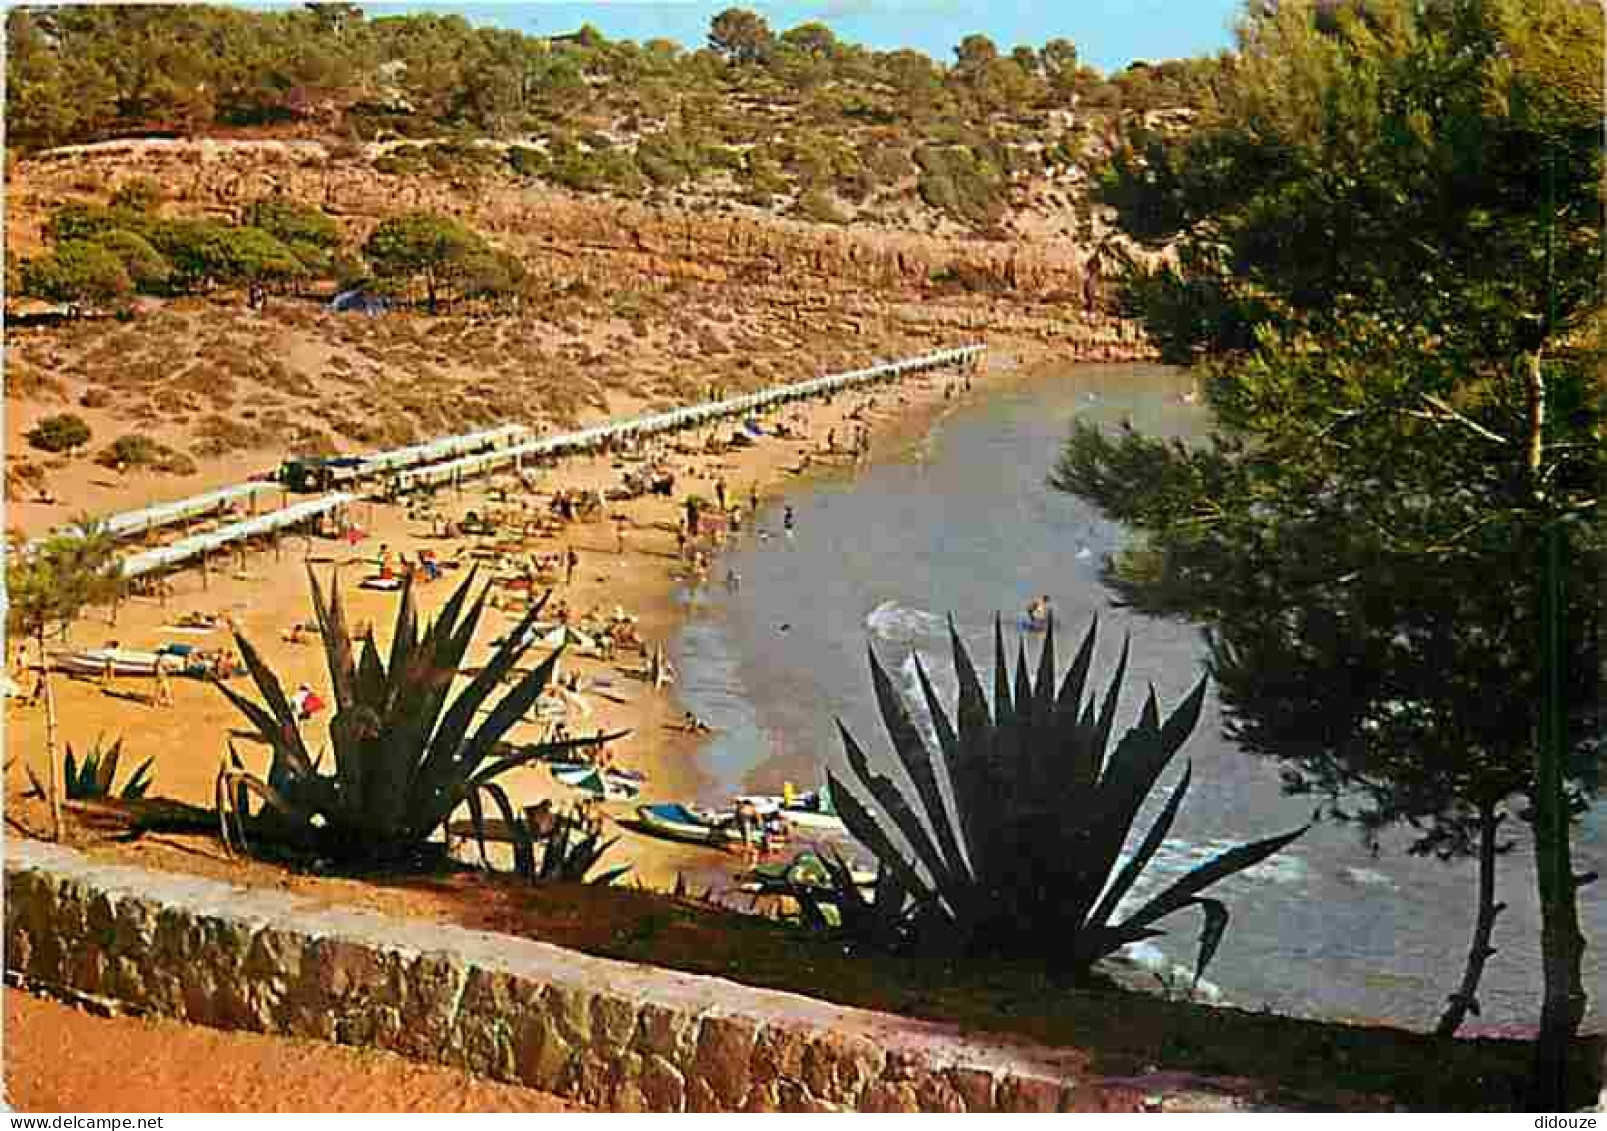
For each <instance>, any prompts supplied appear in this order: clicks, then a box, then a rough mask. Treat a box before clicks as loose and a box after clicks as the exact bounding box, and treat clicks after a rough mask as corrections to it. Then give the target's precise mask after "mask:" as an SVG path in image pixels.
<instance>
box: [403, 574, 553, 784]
mask: <svg viewBox="0 0 1607 1131" xmlns="http://www.w3.org/2000/svg"><path fill="white" fill-rule="evenodd" d="M488 591H489V585H488V586H487V588H486V590H483V591H482V592H481V594H480V597H479V598H478V599H477V600H476V601H475V603H474V606H473V608H472V609H470V611H469V614H468V618H467V619H466V620H465V621H464V623H463V625H462V626H461V627H460V629H459V634H460V636H462V635H463V634H465V633H467V634H470V635H472V632H473V628H474V626H475V625H476V624H477V623H478V621H479V617H480V611H481V609H482V607H483V605H484V602H485V598H486V593H487V592H488ZM544 603H545V598H543V601H542V603H538V604H537V605H536V606H535V607H534V608H532V609H530V610H529V611H527V612H526V613H525V615H524V616H522V617H520V618H519V622H518V623H517V624H516V625H514V627H513V628H512V629H511V630H510V631H509V633H508V635H507V636H505V637H504V638H503V642H502V644H501V645H500V646H499V647H498V648H497V650H496V651H495V652H494V653H492V655H491V659H490V660H488V661H487V662H486V665H485V666H484V667H483V668H481V669H480V671H479V672H478V673H477V674H476V675H475V677H474V678H473V679H472V680H470V681H469V685H468V686H467V687H465V688H464V689H463V690H462V691H460V692H458V694H457V698H455V699H454V700H453V701H452V705H451V706H450V707H448V708H446V713H445V714H444V715H443V716H442V717H441V721H440V723H439V724H438V725H437V726H436V728H435V733H434V734H433V735H432V736H431V738H430V741H429V746H428V748H427V749H426V751H425V753H424V757H423V759H422V760H421V761H420V763H419V765H418V767H417V769H416V771H415V772H414V775H413V782H412V786H411V789H410V796H411V797H412V799H413V804H415V805H419V804H423V803H424V802H425V801H426V800H427V799H430V798H436V797H439V796H440V795H441V794H443V793H445V792H449V791H450V787H451V785H452V784H453V783H454V782H459V783H461V782H463V781H466V780H467V779H468V776H469V774H470V773H472V770H470V769H464V768H463V760H464V757H465V750H464V746H465V743H466V741H467V739H466V736H467V735H468V733H469V727H470V726H471V725H473V723H474V716H475V713H476V712H478V711H479V710H480V707H481V706H482V705H483V704H484V703H485V701H486V699H487V698H488V697H489V696H490V695H491V693H492V692H493V691H494V690H496V688H497V686H498V685H499V684H501V682H502V680H503V678H504V677H505V676H506V675H507V674H508V673H509V672H510V671H512V670H513V668H514V666H515V665H516V664H517V663H518V662H519V660H520V658H521V657H523V656H524V654H525V652H526V650H527V649H528V648H529V647H530V641H529V640H528V639H527V638H528V637H529V636H530V633H531V629H532V627H533V626H534V625H535V623H536V618H537V616H539V615H540V611H541V608H542V604H544ZM562 653H563V649H562V648H559V649H558V650H557V651H555V652H553V654H552V655H551V656H548V657H547V659H546V660H545V661H543V662H542V663H541V664H539V665H538V666H537V668H536V671H535V672H534V673H532V674H531V675H529V676H527V677H526V681H529V680H532V679H536V678H538V677H539V679H540V682H541V686H542V687H543V688H544V687H545V686H546V681H547V680H548V679H549V678H550V676H551V674H552V671H553V669H554V668H555V667H556V665H557V663H558V657H559V656H560V655H562ZM521 686H523V685H521ZM510 694H511V693H510ZM538 695H539V692H538ZM531 701H532V702H534V698H532V700H531ZM506 729H507V727H504V728H503V730H504V731H505V730H506ZM499 737H500V736H499Z"/></svg>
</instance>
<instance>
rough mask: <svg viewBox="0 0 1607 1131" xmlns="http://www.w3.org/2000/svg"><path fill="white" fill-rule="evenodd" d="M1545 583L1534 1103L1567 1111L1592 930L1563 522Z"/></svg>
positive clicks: (1550, 538)
mask: <svg viewBox="0 0 1607 1131" xmlns="http://www.w3.org/2000/svg"><path fill="white" fill-rule="evenodd" d="M1543 537H1544V555H1543V563H1542V566H1541V570H1542V572H1541V585H1540V594H1541V596H1540V619H1541V624H1540V640H1541V650H1542V651H1541V658H1540V663H1541V678H1542V690H1541V703H1540V756H1539V765H1538V767H1537V774H1536V779H1537V780H1536V783H1535V787H1536V789H1535V792H1536V796H1535V798H1534V803H1535V804H1534V810H1535V816H1534V860H1535V872H1536V874H1537V877H1538V879H1539V887H1540V966H1541V972H1542V975H1543V978H1544V986H1545V989H1544V996H1543V998H1542V1000H1541V1005H1540V1035H1539V1037H1538V1038H1537V1039H1536V1040H1535V1060H1534V1077H1533V1079H1532V1081H1531V1087H1532V1094H1531V1096H1530V1102H1529V1106H1530V1107H1531V1108H1532V1109H1533V1110H1535V1111H1562V1110H1565V1109H1566V1106H1567V1102H1568V1052H1569V1049H1570V1047H1571V1046H1572V1044H1573V1039H1574V1036H1575V1034H1576V1033H1578V1031H1579V1024H1580V1022H1581V1021H1583V1020H1584V1016H1585V988H1584V982H1583V977H1582V973H1581V969H1580V968H1581V966H1582V965H1583V960H1584V953H1585V936H1584V935H1583V934H1582V933H1581V932H1580V930H1579V905H1578V900H1577V893H1578V890H1579V887H1580V880H1579V879H1578V878H1576V877H1575V876H1574V873H1573V852H1572V846H1571V845H1570V844H1569V827H1568V826H1569V813H1568V799H1567V796H1566V795H1565V793H1564V791H1563V773H1562V766H1563V761H1564V758H1565V755H1566V751H1567V743H1568V736H1567V721H1566V709H1567V707H1566V704H1565V703H1564V701H1563V679H1562V667H1563V658H1562V643H1561V635H1562V618H1563V615H1564V614H1563V610H1564V598H1563V578H1562V574H1563V561H1564V559H1565V555H1566V547H1565V544H1564V536H1563V531H1562V528H1561V527H1560V526H1559V525H1557V524H1556V523H1551V524H1548V526H1547V528H1546V531H1545V533H1544V536H1543Z"/></svg>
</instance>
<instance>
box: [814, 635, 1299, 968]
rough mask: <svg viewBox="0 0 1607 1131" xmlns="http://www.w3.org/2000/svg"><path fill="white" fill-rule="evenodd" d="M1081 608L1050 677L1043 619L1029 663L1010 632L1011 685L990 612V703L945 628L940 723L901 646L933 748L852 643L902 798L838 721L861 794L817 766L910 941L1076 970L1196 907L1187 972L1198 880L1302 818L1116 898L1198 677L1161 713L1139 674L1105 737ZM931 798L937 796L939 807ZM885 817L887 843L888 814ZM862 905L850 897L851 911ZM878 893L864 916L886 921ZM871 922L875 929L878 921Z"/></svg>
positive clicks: (1109, 717) (1201, 904) (1282, 839)
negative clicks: (1068, 659)
mask: <svg viewBox="0 0 1607 1131" xmlns="http://www.w3.org/2000/svg"><path fill="white" fill-rule="evenodd" d="M1096 629H1097V622H1096V623H1095V624H1093V625H1090V626H1089V629H1088V633H1087V635H1086V636H1085V637H1084V639H1083V642H1082V646H1081V648H1080V649H1079V650H1078V652H1077V657H1076V659H1075V660H1074V661H1073V663H1072V666H1071V669H1070V670H1069V671H1068V672H1067V673H1066V676H1065V679H1064V681H1063V682H1062V683H1061V684H1060V687H1059V690H1058V691H1057V690H1056V688H1055V651H1054V625H1053V623H1052V622H1051V623H1050V625H1049V626H1048V631H1047V632H1046V633H1045V635H1044V643H1043V651H1042V653H1041V655H1040V656H1039V660H1038V669H1037V676H1036V678H1034V677H1033V675H1032V674H1031V672H1030V670H1029V668H1028V664H1027V653H1026V646H1025V644H1024V643H1023V644H1022V645H1021V646H1020V648H1019V650H1018V652H1017V659H1016V668H1015V679H1014V686H1013V687H1012V683H1011V678H1010V669H1009V667H1008V666H1007V664H1006V661H1005V650H1004V633H1003V629H1002V627H1001V626H1000V625H999V624H998V623H997V621H996V622H995V625H994V652H995V671H994V695H993V705H992V707H991V708H990V707H989V704H988V702H987V699H986V697H985V695H984V693H983V689H982V683H981V680H980V679H979V678H978V676H977V672H976V669H975V667H974V666H973V665H972V663H971V657H970V656H969V654H968V653H967V652H966V649H965V646H964V645H963V644H962V643H961V641H960V638H959V635H958V633H957V632H956V631H955V630H954V625H953V621H952V619H951V621H950V625H949V635H950V638H951V641H952V644H953V650H954V667H955V671H956V673H957V674H958V676H959V682H960V690H959V702H958V704H957V709H956V715H957V719H958V727H957V728H956V725H955V723H954V722H953V721H951V719H950V717H949V715H948V714H947V713H946V712H945V711H944V709H943V707H942V705H941V704H939V703H938V701H937V696H936V694H935V693H934V692H933V690H932V684H931V681H930V680H929V679H928V678H927V674H926V671H925V669H924V668H923V667H921V666H920V660H919V656H917V657H916V670H917V678H918V680H919V683H920V688H921V694H922V696H923V698H924V699H925V702H926V706H927V709H928V711H929V713H930V715H931V720H932V727H933V730H934V731H935V733H936V737H937V740H938V745H939V751H938V752H933V751H932V750H931V749H930V748H929V747H928V745H927V742H926V740H925V738H923V737H922V735H921V732H920V730H919V729H918V728H917V726H916V725H915V722H914V720H913V719H912V717H911V715H910V712H909V708H908V707H907V705H906V704H905V703H904V700H903V699H902V697H901V696H900V695H899V693H898V692H897V691H896V690H895V688H894V686H893V683H892V681H891V680H890V679H889V678H888V675H887V672H886V671H885V670H884V669H883V667H882V665H881V662H880V661H879V660H878V659H877V658H876V653H875V651H874V650H871V652H870V667H871V678H872V681H873V683H874V685H875V690H876V698H877V701H878V704H879V705H880V707H881V713H882V718H883V721H884V722H885V724H886V726H887V731H888V734H889V737H890V738H891V740H892V744H893V750H894V752H895V753H896V754H897V756H898V759H899V761H900V763H901V764H902V766H903V768H904V770H905V772H906V774H907V775H908V778H909V781H910V783H911V784H912V785H913V786H914V790H915V796H914V800H913V802H912V801H911V800H910V799H909V798H908V797H906V795H905V791H904V789H903V788H901V787H900V786H899V785H898V784H897V783H895V782H894V781H893V780H892V779H891V778H888V777H886V776H884V775H882V774H879V773H877V772H875V770H874V769H873V768H872V766H871V764H870V760H869V759H868V758H867V757H866V755H865V752H864V751H863V750H862V749H861V748H860V746H859V744H858V743H857V742H855V741H854V738H853V736H852V735H851V734H849V732H848V730H847V728H846V727H844V726H843V725H842V724H841V722H839V723H838V727H839V730H841V732H842V737H843V745H844V748H845V750H846V753H847V757H848V763H849V765H850V766H851V767H852V769H853V771H854V774H855V777H857V779H858V782H859V784H860V785H861V786H862V787H863V788H864V790H865V792H866V793H867V794H868V795H869V799H870V800H869V801H861V800H860V798H859V796H858V795H856V794H855V792H854V791H853V790H851V789H850V788H848V787H847V786H846V785H845V784H844V783H843V782H842V781H840V780H838V778H837V777H836V776H835V775H833V774H831V773H830V772H829V771H828V777H829V779H830V784H831V789H832V796H833V798H834V799H835V801H836V803H837V807H838V811H839V813H840V814H841V816H842V819H843V821H844V823H845V824H846V825H847V826H848V830H849V832H851V833H852V834H853V835H854V836H855V837H856V838H857V839H858V840H859V841H860V842H861V843H863V844H864V845H865V846H866V847H867V848H869V849H870V850H871V851H872V852H873V853H874V854H875V855H876V857H877V860H878V861H879V862H880V864H881V872H882V876H883V877H884V880H885V881H886V882H887V883H889V884H890V890H891V891H893V892H894V893H897V898H898V899H899V900H900V902H902V903H905V904H908V905H910V906H909V911H908V914H906V915H905V916H904V918H903V920H902V924H903V929H905V930H907V931H909V932H912V933H913V934H914V935H916V936H917V937H916V938H914V939H913V940H912V942H913V945H914V946H916V947H921V948H925V949H933V948H936V947H940V946H942V945H943V944H945V943H947V944H951V945H950V946H949V947H947V948H948V949H953V946H952V944H958V948H959V949H960V950H961V951H963V952H966V953H969V954H973V955H979V956H981V955H986V956H1001V957H1005V956H1007V957H1015V958H1035V959H1041V960H1043V961H1045V962H1046V963H1047V965H1048V968H1049V970H1050V971H1051V973H1053V974H1054V975H1056V976H1057V977H1059V978H1061V979H1062V980H1065V981H1071V982H1075V981H1076V980H1078V979H1079V978H1081V977H1083V976H1084V975H1085V974H1086V973H1087V972H1088V970H1089V968H1090V967H1091V966H1092V965H1093V963H1094V962H1096V961H1098V960H1099V959H1100V958H1103V957H1105V956H1106V955H1109V954H1111V953H1113V952H1114V951H1116V950H1118V949H1119V948H1121V947H1122V946H1125V945H1127V944H1128V943H1133V942H1137V941H1139V940H1141V939H1145V938H1150V937H1153V936H1155V935H1159V934H1162V933H1164V932H1162V931H1160V930H1158V929H1156V927H1155V924H1156V923H1157V922H1158V921H1159V920H1161V919H1163V918H1165V917H1166V916H1168V915H1171V914H1172V913H1174V912H1176V911H1181V910H1183V909H1185V908H1189V907H1198V908H1199V909H1200V910H1201V911H1202V912H1203V913H1204V915H1205V929H1204V931H1203V932H1202V934H1201V938H1200V946H1199V954H1198V958H1197V961H1196V962H1195V978H1196V979H1198V978H1199V976H1200V975H1201V974H1202V973H1203V972H1204V969H1205V967H1206V965H1207V964H1208V963H1209V962H1210V960H1211V958H1212V956H1213V955H1214V954H1215V952H1216V949H1217V946H1218V944H1219V943H1220V942H1221V939H1222V935H1223V933H1224V931H1225V930H1226V929H1227V924H1228V909H1227V906H1226V905H1225V904H1224V903H1222V902H1221V901H1220V900H1218V899H1212V898H1207V897H1205V896H1202V895H1201V893H1202V892H1203V891H1205V890H1206V889H1207V888H1209V887H1211V886H1212V885H1213V884H1215V883H1217V882H1218V881H1220V880H1222V879H1224V878H1226V877H1228V876H1231V875H1233V874H1234V873H1236V872H1241V871H1243V870H1244V869H1246V868H1250V867H1253V866H1255V865H1256V864H1258V863H1260V862H1261V861H1262V860H1265V859H1266V858H1268V857H1269V856H1271V855H1272V854H1273V853H1275V852H1277V851H1279V850H1280V849H1282V848H1283V847H1284V846H1285V845H1287V844H1289V843H1290V842H1291V841H1293V840H1294V839H1295V838H1296V837H1298V836H1300V835H1301V834H1302V833H1303V832H1305V831H1306V830H1305V827H1302V828H1299V829H1295V830H1294V831H1292V832H1287V833H1283V834H1281V835H1279V836H1273V837H1269V838H1267V839H1265V840H1258V841H1254V842H1252V843H1249V844H1244V845H1240V846H1238V847H1236V848H1233V849H1230V850H1229V851H1227V852H1224V853H1222V854H1221V855H1219V856H1217V857H1215V858H1213V859H1211V860H1208V861H1206V862H1205V863H1203V864H1201V865H1200V866H1199V867H1197V868H1195V869H1193V870H1192V871H1190V872H1189V873H1188V874H1186V875H1184V876H1182V877H1180V878H1178V879H1177V880H1175V881H1174V882H1173V883H1171V884H1169V885H1167V886H1166V887H1165V888H1164V889H1163V890H1161V891H1160V892H1159V893H1157V894H1156V895H1154V896H1153V897H1152V898H1150V899H1148V900H1146V901H1144V902H1143V903H1142V904H1141V905H1140V906H1138V907H1137V908H1136V909H1133V910H1132V911H1130V912H1127V913H1125V914H1119V912H1120V911H1121V907H1122V903H1123V900H1124V899H1125V898H1126V897H1127V896H1128V895H1129V894H1130V893H1131V892H1132V890H1133V886H1134V884H1135V883H1136V882H1137V881H1138V879H1139V877H1140V876H1141V875H1142V874H1143V871H1144V869H1145V867H1146V866H1147V865H1148V864H1149V863H1150V861H1151V860H1152V859H1154V857H1155V853H1156V851H1157V850H1158V849H1159V848H1160V846H1161V844H1162V842H1163V841H1164V840H1165V839H1166V836H1167V833H1168V832H1169V831H1170V830H1171V828H1172V823H1173V821H1174V820H1175V819H1176V817H1177V813H1178V810H1179V809H1180V808H1181V806H1182V804H1183V798H1184V796H1185V795H1186V794H1187V792H1188V787H1189V779H1190V772H1191V768H1190V767H1189V766H1187V765H1185V767H1184V769H1183V772H1182V774H1181V775H1179V777H1178V780H1177V782H1176V784H1175V785H1174V786H1173V787H1172V791H1171V794H1170V796H1169V797H1168V798H1167V800H1166V802H1165V804H1164V805H1163V806H1162V808H1161V811H1160V813H1159V814H1158V815H1157V817H1156V818H1155V821H1154V823H1153V825H1151V827H1150V829H1149V831H1148V832H1147V833H1146V834H1145V835H1144V837H1143V838H1142V839H1141V840H1140V841H1139V843H1138V845H1137V846H1136V847H1135V848H1134V849H1133V851H1132V854H1131V856H1130V857H1129V858H1128V859H1127V860H1126V862H1125V863H1122V861H1121V855H1122V848H1123V845H1124V844H1125V843H1126V841H1127V839H1128V836H1129V833H1130V832H1131V831H1132V829H1133V825H1134V822H1135V821H1136V819H1137V817H1138V814H1139V810H1140V808H1141V807H1142V806H1143V804H1144V802H1145V799H1146V798H1147V797H1148V796H1149V794H1150V791H1151V790H1152V789H1153V788H1154V786H1155V784H1156V782H1157V781H1158V780H1159V778H1160V775H1161V773H1162V771H1164V770H1165V769H1166V767H1167V765H1168V764H1169V763H1170V762H1171V761H1172V758H1173V757H1174V756H1175V755H1176V754H1177V752H1178V750H1179V749H1180V748H1181V747H1182V745H1183V743H1184V741H1185V740H1186V739H1187V738H1188V736H1189V735H1190V734H1191V733H1192V732H1193V730H1194V727H1195V725H1196V723H1197V722H1198V721H1199V717H1200V709H1201V706H1202V704H1203V703H1204V699H1205V686H1206V685H1205V680H1204V679H1203V678H1202V679H1201V680H1200V682H1199V683H1198V684H1196V685H1195V687H1194V689H1193V691H1191V692H1190V693H1189V695H1188V697H1187V698H1186V699H1184V701H1183V702H1182V703H1181V704H1180V705H1179V706H1178V707H1177V709H1176V710H1174V711H1173V712H1172V713H1171V714H1170V715H1168V716H1167V717H1166V719H1165V720H1164V721H1163V720H1162V719H1161V715H1160V710H1159V707H1158V706H1157V704H1156V701H1155V694H1154V691H1153V690H1151V692H1150V694H1149V697H1148V699H1147V700H1146V702H1145V704H1144V707H1143V709H1142V711H1141V713H1140V715H1139V718H1138V721H1137V723H1136V724H1135V725H1134V726H1133V727H1132V729H1130V730H1129V731H1128V732H1127V733H1126V735H1125V736H1123V737H1122V739H1121V740H1120V741H1119V742H1118V743H1117V744H1116V747H1115V749H1114V751H1111V750H1108V747H1109V743H1110V735H1111V728H1112V724H1113V722H1114V717H1115V713H1116V701H1117V695H1118V692H1119V691H1120V689H1121V684H1122V679H1123V677H1124V675H1125V674H1126V669H1127V655H1128V649H1127V647H1126V646H1125V645H1124V646H1123V648H1122V656H1121V661H1120V662H1119V663H1118V665H1117V668H1116V672H1115V675H1114V676H1113V677H1112V679H1111V681H1110V685H1109V687H1108V688H1107V689H1106V691H1105V694H1104V697H1103V701H1102V702H1100V701H1096V698H1095V697H1094V696H1092V695H1089V696H1087V698H1086V702H1085V692H1086V691H1087V684H1088V675H1089V668H1090V666H1091V663H1092V660H1093V653H1094V637H1095V631H1096ZM946 798H952V799H953V806H952V811H951V808H950V805H949V803H948V801H947V800H946ZM890 828H891V829H892V830H896V832H897V836H898V838H899V840H901V841H902V844H900V843H898V842H896V841H895V839H894V837H893V835H890V831H889V829H890ZM869 910H870V907H869V906H868V905H867V906H857V905H856V906H854V907H853V911H854V912H855V913H856V914H858V915H865V914H866V913H867V912H868V911H869ZM888 910H889V909H887V908H885V907H884V908H883V909H882V913H881V914H879V915H877V916H876V917H875V918H874V919H871V920H869V921H870V922H871V923H873V924H887V923H889V922H891V921H893V920H892V919H891V918H890V916H889V914H888ZM883 933H885V931H884V932H883Z"/></svg>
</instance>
